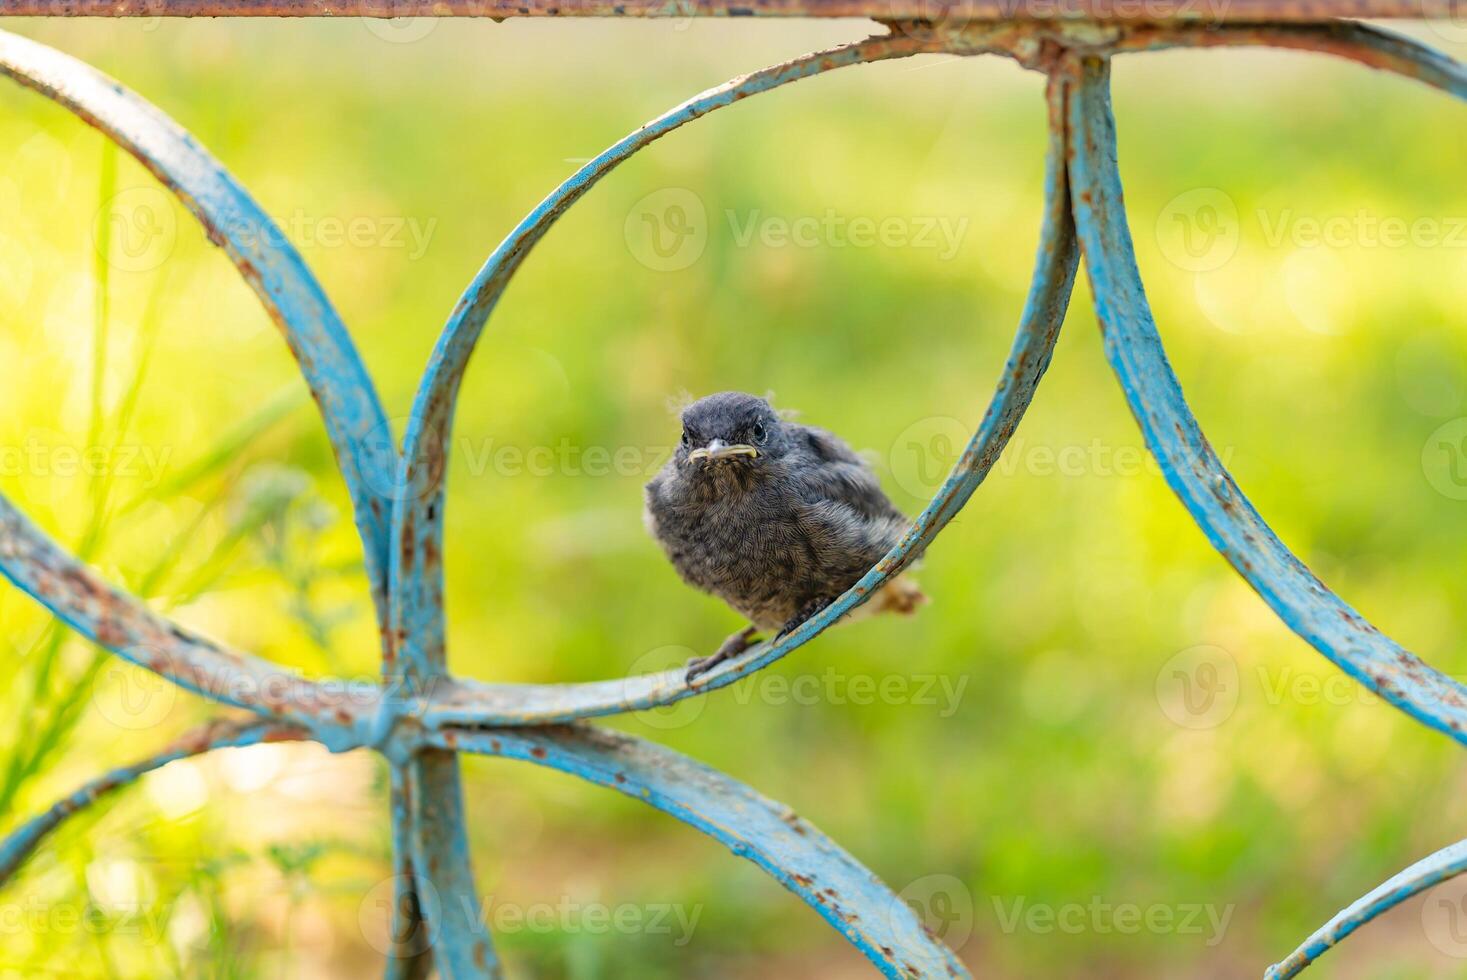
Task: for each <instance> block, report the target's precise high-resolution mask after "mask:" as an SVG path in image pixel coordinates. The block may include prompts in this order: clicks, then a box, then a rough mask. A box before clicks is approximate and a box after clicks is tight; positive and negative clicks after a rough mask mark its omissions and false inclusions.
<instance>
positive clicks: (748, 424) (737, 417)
mask: <svg viewBox="0 0 1467 980" xmlns="http://www.w3.org/2000/svg"><path fill="white" fill-rule="evenodd" d="M682 418H683V423H684V437H683V440H682V442H681V444H680V445H679V447H678V450H677V452H676V453H674V455H673V457H672V458H671V459H670V460H669V461H668V462H667V464H666V465H665V466H664V467H663V468H662V470H661V471H660V472H659V473H658V474H657V475H656V476H655V477H654V478H653V479H652V481H651V482H650V483H648V484H647V492H646V511H645V514H646V522H647V527H648V530H649V531H650V532H651V533H652V535H653V536H654V537H655V538H656V539H657V541H658V542H659V543H660V544H661V545H662V547H663V549H664V551H666V553H667V556H668V558H669V559H670V560H671V561H672V564H673V566H674V567H675V568H676V569H677V571H678V573H679V574H680V575H681V576H682V577H683V579H684V580H685V581H687V582H688V583H689V584H691V585H693V586H695V587H697V588H699V589H702V590H704V591H706V592H710V593H712V594H713V595H716V596H718V597H720V598H722V599H723V600H724V601H726V602H727V603H728V604H729V605H730V606H732V607H733V608H734V609H736V610H738V611H739V612H740V613H742V614H743V615H745V616H747V617H748V618H749V620H750V621H751V622H753V623H754V624H755V625H756V626H758V627H760V628H761V629H766V630H778V629H782V628H787V627H789V626H791V625H792V623H793V622H794V621H797V620H796V617H797V616H799V615H800V614H801V612H802V611H804V610H808V609H811V608H818V606H819V605H820V604H822V603H825V602H829V601H830V600H832V599H834V598H835V597H836V596H838V595H840V594H841V593H842V592H844V591H845V590H846V589H848V588H849V587H850V586H851V585H853V584H855V582H856V580H857V579H859V578H860V577H861V575H863V574H864V573H865V572H866V571H867V570H868V569H870V568H871V566H872V565H874V564H876V562H878V561H879V560H880V559H881V557H882V556H883V555H885V554H886V553H887V552H888V551H890V550H891V548H892V547H893V546H894V545H895V544H896V543H897V542H898V541H899V540H900V538H901V536H902V534H903V532H904V531H905V530H906V527H907V519H906V517H905V516H903V515H902V513H901V512H900V511H899V510H897V508H896V507H895V506H894V505H893V504H892V503H891V501H890V500H888V499H887V497H886V494H885V493H883V492H882V490H881V484H880V482H879V481H878V480H877V478H876V474H875V473H874V472H872V470H871V468H870V467H869V466H868V465H867V464H866V462H865V461H864V460H863V459H861V457H860V456H858V455H857V454H856V453H855V452H854V451H853V450H852V449H851V448H850V447H849V446H847V445H846V444H845V443H844V442H843V441H842V440H841V439H840V438H839V437H837V436H835V435H833V434H832V433H830V432H827V431H826V430H824V429H818V428H815V427H813V426H806V425H801V424H799V423H796V422H792V421H787V420H785V419H784V418H783V417H781V416H780V415H779V413H776V412H775V411H774V410H773V409H772V408H771V407H770V405H769V403H768V402H767V401H765V400H764V399H761V398H757V397H755V396H753V395H746V394H743V393H741V392H723V393H720V394H717V395H710V396H708V397H707V398H704V399H701V400H699V401H697V402H694V403H693V404H691V405H689V406H688V407H687V408H686V409H685V410H684V411H683V413H682ZM715 440H716V443H715ZM715 444H716V445H723V446H730V445H738V446H744V447H753V448H754V449H755V450H756V454H755V455H739V456H734V457H730V458H726V459H719V460H716V461H715V460H709V459H698V458H693V456H692V454H693V453H694V451H695V450H697V449H699V447H706V446H708V445H715Z"/></svg>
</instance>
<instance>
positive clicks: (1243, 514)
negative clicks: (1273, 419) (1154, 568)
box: [1070, 58, 1467, 743]
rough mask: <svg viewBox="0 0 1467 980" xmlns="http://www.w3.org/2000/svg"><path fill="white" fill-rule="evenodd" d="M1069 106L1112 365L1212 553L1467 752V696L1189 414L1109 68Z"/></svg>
mask: <svg viewBox="0 0 1467 980" xmlns="http://www.w3.org/2000/svg"><path fill="white" fill-rule="evenodd" d="M1071 67H1072V68H1075V67H1078V75H1079V77H1078V80H1077V82H1076V86H1077V87H1076V91H1075V95H1074V96H1073V98H1072V99H1071V105H1070V143H1071V153H1072V164H1071V166H1072V169H1071V173H1070V180H1071V185H1072V187H1071V190H1072V193H1073V196H1074V206H1075V218H1076V223H1077V224H1078V226H1079V230H1080V240H1081V243H1082V245H1083V247H1084V250H1085V265H1086V268H1087V270H1088V271H1089V274H1090V281H1091V289H1092V292H1093V293H1094V295H1095V306H1096V313H1097V315H1098V317H1099V319H1100V323H1101V329H1102V331H1103V333H1104V336H1105V351H1106V356H1107V358H1108V359H1109V360H1110V363H1111V366H1112V368H1113V369H1114V370H1115V372H1116V375H1117V377H1118V378H1119V379H1120V382H1121V387H1122V388H1123V389H1124V390H1125V394H1126V399H1127V401H1128V402H1129V403H1130V406H1131V411H1132V413H1133V414H1134V415H1135V416H1136V420H1137V422H1139V423H1140V425H1141V430H1142V432H1143V434H1144V435H1145V438H1146V444H1147V446H1148V447H1149V449H1150V450H1151V452H1152V454H1153V455H1154V456H1155V457H1156V458H1157V461H1158V462H1159V463H1160V464H1161V468H1162V471H1163V473H1164V474H1165V476H1166V479H1167V482H1168V483H1169V484H1170V485H1171V487H1172V490H1173V491H1174V492H1175V493H1176V494H1177V496H1178V497H1179V498H1180V499H1181V501H1182V503H1183V504H1184V505H1185V506H1186V508H1187V510H1188V511H1190V512H1191V514H1192V517H1193V519H1194V520H1196V521H1197V524H1198V526H1199V527H1201V528H1202V530H1203V531H1204V532H1205V533H1206V534H1207V537H1208V539H1209V540H1210V541H1211V542H1212V544H1213V547H1215V548H1217V550H1218V551H1219V552H1221V553H1222V555H1223V557H1225V558H1227V560H1228V562H1229V563H1230V564H1232V566H1233V567H1234V568H1235V569H1237V571H1238V573H1239V574H1241V575H1242V576H1243V578H1244V579H1246V580H1247V581H1248V584H1249V585H1251V586H1253V588H1254V589H1255V590H1256V591H1257V592H1258V594H1259V595H1260V596H1262V597H1263V599H1264V601H1266V602H1267V603H1268V604H1269V605H1270V606H1271V607H1272V608H1273V610H1274V612H1275V613H1277V614H1278V616H1279V618H1281V619H1282V620H1283V621H1284V622H1285V623H1286V624H1288V626H1289V628H1290V629H1292V630H1293V631H1294V632H1295V633H1297V634H1299V636H1301V637H1302V638H1304V639H1305V640H1307V641H1308V642H1309V643H1310V644H1311V645H1312V646H1314V647H1315V649H1317V650H1319V652H1320V653H1323V654H1324V655H1325V656H1326V657H1328V658H1329V659H1330V660H1331V661H1333V662H1334V663H1335V664H1336V665H1338V666H1339V667H1340V668H1341V669H1342V670H1344V671H1345V672H1346V673H1347V674H1349V675H1350V676H1352V677H1354V678H1355V679H1356V680H1358V681H1359V682H1360V683H1362V684H1364V685H1365V686H1366V687H1368V688H1369V689H1370V690H1372V691H1374V692H1376V693H1377V694H1379V695H1381V696H1382V697H1383V698H1385V699H1386V700H1388V701H1389V702H1391V703H1392V704H1394V705H1395V706H1396V707H1398V708H1400V709H1401V710H1402V711H1405V712H1406V713H1407V714H1409V715H1411V716H1412V717H1413V718H1416V719H1417V720H1418V721H1421V722H1423V723H1425V724H1427V725H1430V726H1431V727H1433V728H1436V729H1439V730H1440V731H1443V732H1445V733H1447V734H1448V735H1451V736H1452V737H1453V738H1455V739H1457V740H1458V741H1460V742H1464V743H1467V687H1464V686H1463V685H1462V684H1460V683H1458V682H1457V681H1455V680H1453V679H1452V678H1450V677H1447V676H1446V675H1444V674H1442V673H1440V672H1439V671H1436V670H1434V669H1433V668H1431V667H1430V666H1428V665H1427V664H1426V663H1424V662H1422V661H1421V660H1420V659H1419V658H1417V657H1416V656H1415V655H1413V654H1411V653H1409V652H1408V651H1406V650H1405V649H1403V648H1402V647H1401V646H1400V645H1399V644H1397V643H1395V642H1394V641H1393V640H1391V639H1389V638H1388V637H1386V636H1384V635H1383V634H1382V633H1381V632H1380V631H1379V630H1378V629H1376V628H1375V627H1374V626H1373V625H1371V624H1370V623H1369V622H1367V621H1366V620H1365V618H1364V617H1363V616H1361V615H1360V614H1359V613H1358V612H1356V611H1355V609H1353V608H1352V607H1351V606H1350V605H1348V604H1347V603H1345V602H1344V601H1343V600H1342V599H1340V598H1339V597H1338V596H1336V595H1335V594H1334V593H1333V592H1331V591H1330V590H1329V589H1328V588H1327V587H1325V585H1324V584H1323V583H1322V582H1320V581H1319V579H1318V578H1316V577H1315V576H1314V574H1313V573H1312V572H1310V571H1309V569H1308V568H1306V567H1305V566H1304V563H1303V562H1301V561H1300V560H1299V559H1298V558H1297V557H1295V555H1294V554H1293V553H1292V552H1291V551H1289V549H1288V547H1287V546H1285V545H1284V543H1283V542H1282V541H1281V540H1279V537H1278V535H1276V534H1275V533H1274V532H1273V530H1272V529H1271V528H1270V527H1269V526H1268V525H1267V524H1266V523H1264V521H1263V518H1262V517H1260V516H1259V514H1258V512H1257V511H1256V510H1255V509H1254V508H1253V505H1252V504H1251V503H1249V501H1248V499H1247V498H1246V497H1245V496H1244V495H1243V492H1242V491H1241V490H1240V489H1239V488H1238V485H1237V484H1236V483H1235V482H1234V481H1233V478H1232V476H1231V475H1229V474H1228V472H1227V470H1226V469H1225V468H1224V467H1223V465H1222V463H1221V461H1220V460H1219V459H1218V458H1217V455H1216V453H1214V452H1213V450H1212V447H1211V446H1210V445H1209V444H1208V442H1207V439H1206V437H1204V436H1203V434H1202V430H1201V429H1200V427H1199V426H1198V424H1197V420H1196V419H1195V418H1194V417H1193V416H1192V412H1191V410H1190V409H1189V408H1188V407H1187V403H1186V400H1185V398H1184V397H1183V395H1182V389H1181V386H1180V384H1179V383H1178V381H1177V377H1176V374H1175V373H1174V372H1173V371H1172V368H1171V365H1170V364H1169V363H1168V362H1167V359H1166V354H1165V352H1164V351H1163V349H1162V343H1161V336H1160V334H1159V333H1158V332H1157V329H1156V323H1155V321H1154V320H1153V319H1152V315H1151V308H1150V306H1149V305H1148V303H1147V301H1146V293H1145V289H1144V287H1143V286H1142V284H1141V278H1140V272H1139V270H1138V269H1137V267H1136V258H1135V253H1134V251H1133V250H1132V247H1131V236H1130V231H1129V229H1128V227H1127V223H1126V215H1125V209H1124V206H1123V204H1122V195H1121V184H1120V173H1119V170H1118V168H1117V166H1116V150H1115V120H1114V118H1113V117H1112V115H1111V110H1110V94H1109V65H1108V63H1107V62H1106V61H1104V60H1102V59H1099V58H1085V59H1084V60H1083V61H1082V62H1080V63H1079V65H1078V66H1075V65H1074V64H1073V63H1071Z"/></svg>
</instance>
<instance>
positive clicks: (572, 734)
mask: <svg viewBox="0 0 1467 980" xmlns="http://www.w3.org/2000/svg"><path fill="white" fill-rule="evenodd" d="M429 742H430V743H431V744H434V745H438V746H441V747H443V748H448V749H456V750H458V751H461V752H476V753H480V754H484V755H497V756H503V757H505V758H509V759H520V760H522V761H525V762H533V763H535V764H536V765H541V766H547V767H549V768H551V769H558V770H560V771H561V772H566V773H570V774H571V775H573V776H579V777H580V778H582V779H585V780H588V781H589V782H592V783H595V784H597V785H598V786H605V787H607V788H609V789H614V790H616V791H617V792H619V793H624V794H626V795H627V796H630V797H633V798H634V799H638V800H641V801H642V802H643V803H646V804H648V805H650V806H654V807H656V808H657V809H659V810H661V811H663V812H664V813H669V814H671V815H672V816H674V817H676V818H677V819H679V820H681V821H682V822H683V823H685V824H688V825H689V826H690V827H693V828H694V829H696V830H699V831H701V832H702V833H704V834H707V835H708V836H709V837H712V838H713V839H715V840H717V841H719V842H720V843H722V844H724V845H725V846H726V847H728V849H729V850H731V851H733V852H734V854H736V855H738V856H739V857H742V858H747V859H749V860H750V861H753V862H754V863H755V864H757V865H758V866H759V867H760V868H763V869H764V870H765V871H767V872H768V873H769V874H770V875H772V876H773V877H774V878H775V880H777V881H778V882H779V883H780V884H782V885H784V886H785V887H786V888H788V889H789V890H790V891H792V892H794V893H795V894H796V895H798V896H799V897H800V898H801V899H803V900H804V901H805V903H806V904H808V905H809V906H810V907H811V908H813V909H814V910H815V911H816V912H819V913H820V915H821V916H822V917H823V918H824V919H825V920H826V921H827V922H829V923H830V924H831V925H832V926H834V927H835V928H836V929H837V930H838V931H839V932H840V933H841V935H843V936H844V937H845V938H846V939H847V940H848V941H849V942H850V943H851V945H853V946H855V947H856V948H857V949H859V950H860V951H861V952H862V953H864V954H865V955H866V957H867V958H868V959H870V960H871V962H872V963H874V964H876V966H877V967H878V968H879V969H880V970H881V972H882V973H884V974H885V975H886V976H888V977H893V978H903V980H913V978H918V977H944V978H946V977H966V976H968V972H967V970H966V969H964V968H963V965H962V964H961V963H960V962H959V961H958V959H957V957H955V956H954V955H953V954H952V951H951V950H949V949H948V948H947V947H946V946H944V945H942V943H941V942H939V941H937V940H936V939H934V938H932V937H930V936H929V935H928V934H927V932H926V931H925V929H924V928H923V926H922V924H921V922H920V921H918V919H917V917H916V916H915V915H914V914H913V913H912V909H911V908H909V907H908V905H907V903H906V902H905V901H903V900H902V898H901V897H900V896H899V895H897V894H896V893H894V892H892V891H891V889H889V888H887V887H886V885H884V884H882V882H881V881H880V879H878V878H877V877H876V875H874V874H873V873H872V872H871V871H869V870H867V869H866V868H864V867H862V866H861V864H860V863H859V862H858V861H856V859H855V858H853V857H852V856H851V855H850V854H848V853H846V851H845V850H843V849H842V848H841V847H840V845H838V844H836V843H835V841H833V840H831V839H830V838H829V837H826V836H825V835H824V834H823V833H821V832H820V831H819V830H817V829H816V828H815V827H814V826H812V825H811V824H809V823H807V822H806V821H804V820H803V819H801V818H800V817H798V816H797V815H796V814H795V813H794V812H793V811H792V810H790V808H789V807H786V806H783V805H781V804H779V803H776V802H775V801H773V800H771V799H769V798H767V797H765V796H762V795H760V794H759V793H757V792H755V791H754V790H753V789H752V788H750V787H749V786H746V785H744V784H743V783H741V782H739V781H738V780H736V779H733V778H731V777H729V776H726V775H724V774H723V773H721V772H719V771H718V770H716V769H712V768H710V767H708V766H705V765H703V764H702V763H701V762H697V761H695V760H693V759H690V758H688V757H687V756H685V755H682V754H680V753H678V752H674V751H673V750H671V749H668V748H664V747H663V746H661V745H658V744H656V743H655V742H648V741H645V740H643V739H640V738H636V737H635V736H632V735H626V734H623V733H621V732H612V731H608V730H607V729H604V728H598V727H594V726H591V725H565V726H549V727H545V726H542V727H536V728H519V729H515V728H499V729H495V730H493V731H475V730H464V731H454V730H447V731H440V732H435V733H433V734H432V735H430V736H429Z"/></svg>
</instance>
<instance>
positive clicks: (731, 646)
mask: <svg viewBox="0 0 1467 980" xmlns="http://www.w3.org/2000/svg"><path fill="white" fill-rule="evenodd" d="M756 633H758V629H757V628H756V627H753V626H748V627H745V628H744V629H741V630H739V631H738V632H737V633H735V634H733V635H732V636H730V637H729V638H728V639H726V640H724V641H723V645H722V646H720V647H719V648H718V649H717V650H715V651H714V652H713V653H711V654H709V655H708V656H706V657H694V658H693V659H692V660H689V661H688V672H687V674H686V675H684V678H683V679H684V680H685V681H687V682H688V683H689V684H691V683H692V682H693V678H695V677H698V676H699V675H701V674H706V673H708V672H709V671H710V670H712V669H713V668H714V667H717V666H718V665H719V664H721V663H723V662H724V661H725V660H730V659H732V658H734V657H737V656H738V655H739V654H741V653H743V652H744V651H745V650H747V649H749V647H751V646H753V645H754V636H755V634H756Z"/></svg>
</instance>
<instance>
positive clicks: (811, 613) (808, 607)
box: [774, 599, 835, 643]
mask: <svg viewBox="0 0 1467 980" xmlns="http://www.w3.org/2000/svg"><path fill="white" fill-rule="evenodd" d="M834 601H835V600H834V599H811V600H810V601H809V602H807V603H805V604H804V605H803V606H801V607H800V611H799V612H797V613H795V614H794V615H793V616H791V617H790V619H789V622H787V623H785V624H784V625H783V626H781V627H780V628H779V632H778V633H776V634H775V635H774V642H775V643H778V642H779V641H780V640H782V639H784V638H785V637H786V636H789V635H790V634H791V633H793V632H794V631H795V630H797V629H799V628H800V627H801V626H802V625H803V624H805V623H806V622H808V621H809V620H811V619H814V618H815V617H816V616H818V615H819V614H820V611H821V610H822V609H824V608H825V607H826V606H828V605H830V604H831V603H832V602H834Z"/></svg>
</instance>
